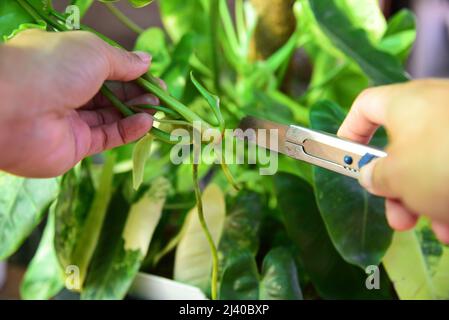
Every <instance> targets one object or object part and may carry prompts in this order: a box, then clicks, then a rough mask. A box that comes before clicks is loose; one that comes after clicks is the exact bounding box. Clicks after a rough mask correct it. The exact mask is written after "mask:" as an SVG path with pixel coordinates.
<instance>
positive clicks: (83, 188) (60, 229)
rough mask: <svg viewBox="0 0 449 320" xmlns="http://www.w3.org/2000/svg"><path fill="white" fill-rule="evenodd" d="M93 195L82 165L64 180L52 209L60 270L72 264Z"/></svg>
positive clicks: (90, 181) (90, 180)
mask: <svg viewBox="0 0 449 320" xmlns="http://www.w3.org/2000/svg"><path fill="white" fill-rule="evenodd" d="M94 193H95V190H94V187H93V184H92V179H91V177H90V173H89V170H88V168H87V165H86V164H85V163H84V162H83V163H81V165H80V166H79V167H76V168H75V169H72V170H71V171H69V172H68V173H66V174H65V175H64V176H63V178H62V181H61V191H60V192H59V194H58V198H57V201H56V206H55V249H56V252H57V256H58V259H59V262H60V264H61V266H62V267H63V268H65V267H66V266H69V265H71V264H72V262H73V258H72V255H73V252H74V250H75V247H76V245H77V242H78V239H79V237H80V235H81V233H82V232H83V228H84V226H85V221H86V218H87V213H88V211H89V208H90V206H91V204H92V201H93V198H94Z"/></svg>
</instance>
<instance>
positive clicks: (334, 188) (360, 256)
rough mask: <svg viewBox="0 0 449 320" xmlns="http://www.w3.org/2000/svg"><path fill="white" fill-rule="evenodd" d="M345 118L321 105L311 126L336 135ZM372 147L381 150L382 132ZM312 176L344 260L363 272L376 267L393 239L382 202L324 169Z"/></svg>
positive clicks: (337, 109) (353, 182)
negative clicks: (360, 268) (378, 147)
mask: <svg viewBox="0 0 449 320" xmlns="http://www.w3.org/2000/svg"><path fill="white" fill-rule="evenodd" d="M344 118H345V113H344V112H343V110H341V108H340V107H339V106H338V105H336V104H334V103H331V102H322V103H318V104H317V105H315V106H314V107H313V108H312V110H311V114H310V123H311V125H312V128H313V129H315V130H321V131H324V132H328V133H336V132H337V130H338V128H339V126H340V124H341V123H342V121H343V120H344ZM372 143H373V144H374V145H376V146H384V145H385V144H386V135H385V132H384V131H379V132H378V134H377V135H376V136H375V137H374V139H373V140H372ZM314 176H315V189H316V199H317V203H318V207H319V209H320V212H321V216H322V217H323V220H324V222H325V224H326V228H327V230H328V232H329V235H330V237H331V239H332V242H333V243H334V245H335V247H336V248H337V250H338V252H339V253H340V254H341V256H342V257H343V259H345V260H346V261H348V262H349V263H352V264H355V265H358V266H360V267H362V268H365V267H366V266H368V265H378V264H379V263H380V261H381V260H382V258H383V256H384V255H385V252H386V250H387V249H388V247H389V245H390V243H391V238H392V235H393V231H392V230H391V229H390V227H389V226H388V223H387V220H386V217H385V208H384V207H385V204H384V199H382V198H379V197H375V196H372V195H370V194H369V193H368V192H367V191H365V190H364V189H363V188H362V187H361V186H360V185H359V183H358V181H357V180H355V179H352V178H349V177H345V176H343V175H339V174H336V173H334V172H331V171H329V170H326V169H323V168H314Z"/></svg>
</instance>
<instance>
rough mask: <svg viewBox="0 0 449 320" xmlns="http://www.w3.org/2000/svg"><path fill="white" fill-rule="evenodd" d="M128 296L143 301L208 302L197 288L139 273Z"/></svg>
mask: <svg viewBox="0 0 449 320" xmlns="http://www.w3.org/2000/svg"><path fill="white" fill-rule="evenodd" d="M128 295H129V296H131V297H133V298H137V299H142V300H207V297H206V296H205V295H204V293H203V292H202V291H201V290H200V289H198V288H197V287H193V286H189V285H186V284H184V283H180V282H176V281H173V280H171V279H167V278H163V277H159V276H155V275H151V274H147V273H142V272H139V273H138V274H137V276H136V278H135V279H134V282H133V284H132V286H131V289H130V290H129V292H128Z"/></svg>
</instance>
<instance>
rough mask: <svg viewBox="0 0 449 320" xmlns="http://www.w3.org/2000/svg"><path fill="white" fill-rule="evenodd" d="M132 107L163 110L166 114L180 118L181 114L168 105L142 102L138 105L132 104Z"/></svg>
mask: <svg viewBox="0 0 449 320" xmlns="http://www.w3.org/2000/svg"><path fill="white" fill-rule="evenodd" d="M132 107H135V108H139V109H151V110H156V111H161V112H163V113H165V114H166V115H168V116H171V117H173V118H174V119H179V118H180V115H179V114H177V113H176V112H175V111H173V110H172V109H169V108H166V107H162V106H152V105H149V104H140V105H136V106H132Z"/></svg>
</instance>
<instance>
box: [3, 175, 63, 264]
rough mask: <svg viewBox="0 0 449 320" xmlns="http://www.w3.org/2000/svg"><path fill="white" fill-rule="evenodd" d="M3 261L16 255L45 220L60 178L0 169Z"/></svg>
mask: <svg viewBox="0 0 449 320" xmlns="http://www.w3.org/2000/svg"><path fill="white" fill-rule="evenodd" d="M0 190H1V192H0V260H3V259H5V258H7V257H8V256H10V255H11V254H13V253H14V252H15V251H16V250H17V249H18V248H19V247H20V245H21V244H22V242H23V241H24V240H25V239H26V238H27V237H28V236H29V235H30V233H31V232H32V231H33V229H34V228H35V227H36V226H37V225H38V224H39V223H40V221H41V220H42V218H43V216H44V214H45V212H46V209H47V208H48V206H49V204H50V203H51V202H52V201H53V200H54V199H55V198H56V195H57V193H58V190H59V182H58V180H57V179H25V178H20V177H16V176H13V175H9V174H6V173H3V172H0Z"/></svg>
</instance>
